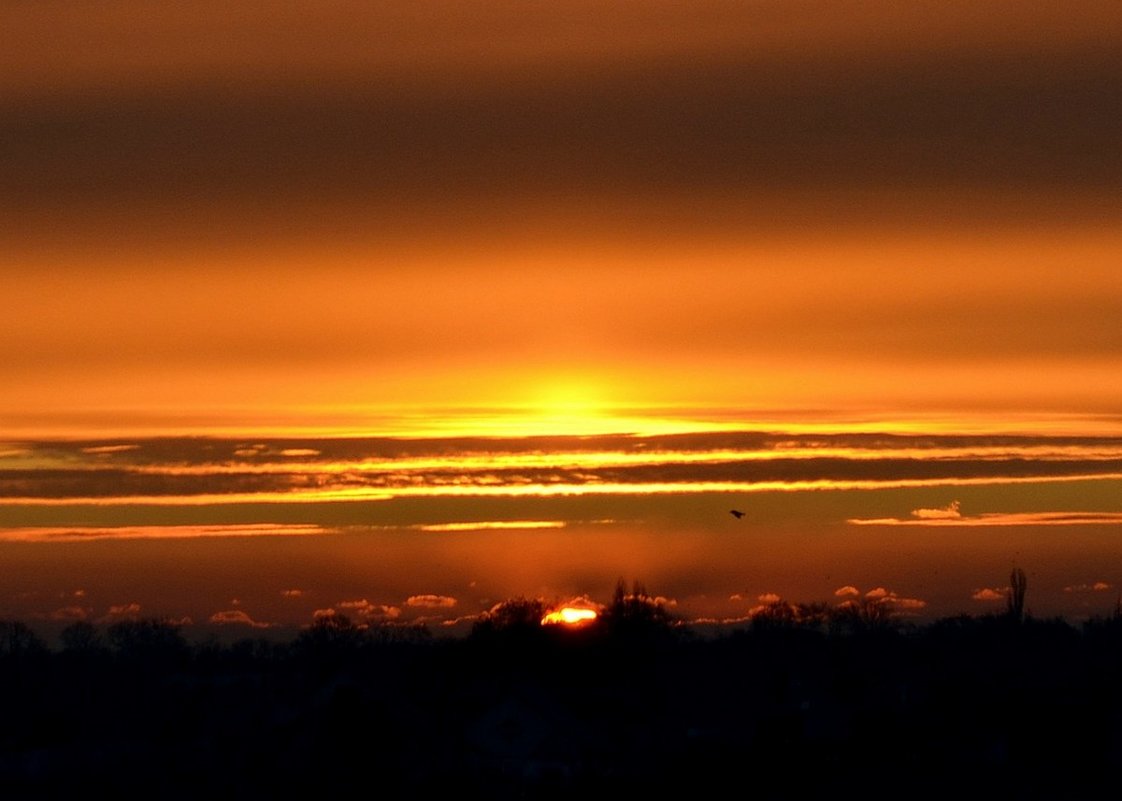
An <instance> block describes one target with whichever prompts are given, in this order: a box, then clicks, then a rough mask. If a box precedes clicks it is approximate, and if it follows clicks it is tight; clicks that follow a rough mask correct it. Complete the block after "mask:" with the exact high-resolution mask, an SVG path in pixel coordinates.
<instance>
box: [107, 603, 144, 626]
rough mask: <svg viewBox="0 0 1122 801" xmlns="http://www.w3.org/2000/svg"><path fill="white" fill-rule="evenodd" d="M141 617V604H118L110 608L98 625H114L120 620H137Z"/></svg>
mask: <svg viewBox="0 0 1122 801" xmlns="http://www.w3.org/2000/svg"><path fill="white" fill-rule="evenodd" d="M138 617H140V604H138V603H135V602H134V603H130V604H117V605H115V606H110V607H109V611H108V612H106V613H105V614H104V615H102V616H101V617H99V618H98V619H97V622H98V623H114V622H116V621H118V620H135V619H136V618H138Z"/></svg>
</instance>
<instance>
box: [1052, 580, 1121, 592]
mask: <svg viewBox="0 0 1122 801" xmlns="http://www.w3.org/2000/svg"><path fill="white" fill-rule="evenodd" d="M1112 586H1113V585H1112V584H1111V583H1110V582H1107V581H1096V582H1095V583H1094V584H1074V585H1072V586H1070V587H1064V592H1105V591H1106V590H1109V589H1110V588H1111V587H1112Z"/></svg>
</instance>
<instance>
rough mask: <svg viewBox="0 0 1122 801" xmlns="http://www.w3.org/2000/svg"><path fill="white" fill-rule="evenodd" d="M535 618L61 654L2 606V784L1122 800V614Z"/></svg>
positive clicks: (74, 647)
mask: <svg viewBox="0 0 1122 801" xmlns="http://www.w3.org/2000/svg"><path fill="white" fill-rule="evenodd" d="M1011 607H1012V605H1011ZM541 611H542V609H541V605H540V604H539V603H538V602H536V601H530V600H525V599H515V600H512V601H508V602H507V603H506V604H504V605H502V606H501V607H499V608H498V609H497V610H495V611H494V612H493V613H492V614H491V615H490V616H489V617H487V618H485V619H483V620H481V621H480V622H479V623H477V624H476V626H475V628H474V629H473V631H472V632H471V634H470V636H467V637H461V638H456V639H440V638H436V637H432V636H431V635H430V634H429V633H428V632H427V631H425V630H423V629H418V628H401V627H388V626H387V627H364V626H358V625H355V624H354V623H353V622H351V621H349V620H347V619H346V618H343V617H342V616H335V617H331V618H323V619H321V620H320V621H318V622H317V623H316V624H315V625H314V626H312V627H310V628H308V629H306V630H304V631H303V632H302V633H301V634H300V635H299V636H298V637H296V638H295V639H294V640H292V641H291V642H275V641H269V640H266V639H245V640H241V641H238V642H235V643H233V644H221V643H218V642H204V643H196V644H190V643H188V642H187V641H186V640H185V639H184V637H183V636H182V634H181V632H180V631H179V629H177V628H176V627H175V626H174V625H171V624H168V623H165V622H161V621H158V620H146V619H141V620H135V621H128V622H122V623H117V624H114V625H113V626H109V627H106V628H98V627H94V626H92V625H90V624H87V623H77V624H75V625H72V626H71V627H69V628H68V629H67V630H66V631H65V632H64V636H63V640H62V646H61V647H60V648H54V649H51V648H47V647H46V646H45V645H44V644H43V643H42V642H41V641H39V640H38V638H37V637H36V636H35V634H34V633H33V632H32V630H31V629H30V628H28V627H27V626H26V625H24V624H22V623H20V622H18V621H3V622H0V797H3V798H7V799H17V798H36V799H38V798H56V797H57V798H63V797H66V798H72V797H75V796H79V795H87V794H90V793H95V794H97V795H105V794H111V796H110V797H117V798H122V797H130V798H131V797H144V798H192V799H194V798H201V797H227V796H235V795H237V796H242V797H250V798H258V797H261V798H264V797H272V798H276V797H280V798H286V797H293V798H295V797H302V798H326V799H331V798H402V797H412V798H430V797H431V798H436V797H441V798H445V797H453V798H465V797H466V798H475V797H480V798H487V799H508V798H562V797H580V796H581V795H585V796H588V795H591V796H592V797H600V796H606V795H609V794H611V795H621V794H636V795H638V794H642V795H641V796H639V797H647V798H661V797H669V796H680V797H710V796H713V795H716V794H717V793H718V792H720V793H722V794H723V793H724V792H727V791H729V790H731V792H732V794H733V795H736V796H743V797H748V798H765V799H796V798H828V797H833V796H836V795H839V794H840V795H843V796H845V797H853V796H866V797H867V796H873V795H881V794H891V795H893V796H902V797H912V798H917V797H918V798H929V797H971V798H974V797H977V798H980V797H995V798H1010V799H1012V798H1040V799H1099V798H1117V797H1118V794H1119V776H1120V773H1119V769H1120V768H1122V614H1119V613H1115V614H1113V615H1105V616H1103V617H1100V618H1095V619H1092V620H1090V621H1088V622H1087V623H1085V624H1082V625H1081V626H1075V625H1072V624H1069V623H1067V622H1065V621H1063V620H1058V619H1056V620H1042V619H1035V618H1033V617H1031V616H1030V615H1026V614H1024V613H1023V611H1021V610H1020V609H1012V608H1010V610H1009V611H1008V612H1007V613H1005V614H1002V615H991V616H986V617H967V616H963V617H955V618H948V619H942V620H938V621H935V622H932V623H929V624H926V625H922V626H916V625H908V624H906V623H903V622H901V621H899V620H897V619H895V618H893V617H892V616H891V615H890V614H887V613H882V612H878V611H877V610H876V608H875V607H873V606H868V605H867V606H865V607H864V608H862V607H854V608H852V609H850V610H846V611H845V612H838V611H836V610H835V611H830V610H827V609H824V608H822V607H813V606H809V607H796V606H792V605H776V606H775V607H774V609H772V610H770V611H769V612H767V613H765V614H761V615H758V616H757V617H756V618H755V619H754V620H753V621H752V622H751V623H747V624H745V625H742V626H739V627H732V628H730V629H729V630H727V631H725V632H723V633H721V634H719V635H714V636H706V637H702V636H698V635H697V634H696V633H693V634H691V633H690V630H689V629H688V628H687V627H681V626H677V625H675V622H674V621H673V619H672V618H671V617H670V616H669V615H668V614H666V612H665V611H664V610H663V609H661V608H659V607H657V606H655V605H654V604H652V603H649V602H648V601H647V599H646V598H644V597H641V596H639V595H638V594H636V595H633V596H624V595H623V594H622V593H621V592H619V591H617V597H616V599H615V600H614V601H613V603H612V605H610V606H609V608H608V609H607V610H606V613H605V614H604V615H602V616H601V618H600V619H599V620H598V621H596V622H595V623H593V624H589V625H586V626H583V627H580V628H568V627H564V626H542V625H540V624H539V620H540V614H541Z"/></svg>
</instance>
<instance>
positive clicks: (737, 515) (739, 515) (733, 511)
mask: <svg viewBox="0 0 1122 801" xmlns="http://www.w3.org/2000/svg"><path fill="white" fill-rule="evenodd" d="M729 514H730V515H732V516H733V517H735V518H736V519H737V520H739V519H740V518H742V517H744V512H742V511H740V510H739V509H729Z"/></svg>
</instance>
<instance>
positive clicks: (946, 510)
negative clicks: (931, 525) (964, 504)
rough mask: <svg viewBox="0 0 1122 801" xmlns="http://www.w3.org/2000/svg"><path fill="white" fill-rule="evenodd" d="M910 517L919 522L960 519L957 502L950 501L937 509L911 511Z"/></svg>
mask: <svg viewBox="0 0 1122 801" xmlns="http://www.w3.org/2000/svg"><path fill="white" fill-rule="evenodd" d="M912 517H918V518H919V519H921V520H956V519H958V518H960V517H962V514H961V513H960V512H959V504H958V501H951V502H950V503H949V504H947V505H946V506H943V507H941V508H938V509H913V510H912Z"/></svg>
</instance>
